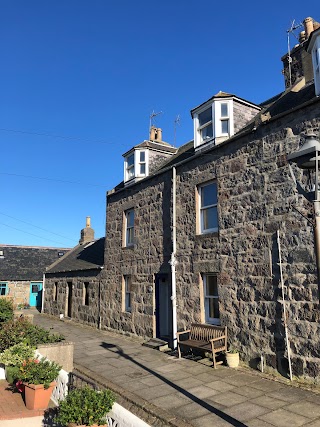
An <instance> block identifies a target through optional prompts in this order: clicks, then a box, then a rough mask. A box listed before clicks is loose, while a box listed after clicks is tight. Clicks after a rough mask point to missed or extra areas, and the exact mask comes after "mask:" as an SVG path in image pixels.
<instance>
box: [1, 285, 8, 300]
mask: <svg viewBox="0 0 320 427" xmlns="http://www.w3.org/2000/svg"><path fill="white" fill-rule="evenodd" d="M3 289H4V293H2V290H3ZM8 291H9V289H8V282H0V296H2V297H4V296H6V295H8Z"/></svg>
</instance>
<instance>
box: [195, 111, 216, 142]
mask: <svg viewBox="0 0 320 427" xmlns="http://www.w3.org/2000/svg"><path fill="white" fill-rule="evenodd" d="M198 135H199V139H200V142H201V143H202V142H206V141H208V140H209V139H212V138H213V127H212V106H210V107H209V108H207V109H206V110H204V111H202V112H201V113H199V115H198Z"/></svg>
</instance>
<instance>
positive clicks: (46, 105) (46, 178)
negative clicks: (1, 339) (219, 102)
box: [0, 0, 320, 247]
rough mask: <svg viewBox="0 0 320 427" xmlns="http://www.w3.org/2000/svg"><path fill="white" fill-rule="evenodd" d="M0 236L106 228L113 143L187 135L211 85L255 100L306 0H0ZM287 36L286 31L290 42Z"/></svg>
mask: <svg viewBox="0 0 320 427" xmlns="http://www.w3.org/2000/svg"><path fill="white" fill-rule="evenodd" d="M0 5H1V14H0V43H1V67H0V85H1V87H0V89H1V91H0V93H1V97H0V138H1V157H0V159H1V167H0V180H1V183H0V243H4V244H16V245H32V246H33V245H34V246H58V247H72V246H74V245H75V244H77V242H78V240H79V237H80V230H81V228H83V227H84V226H85V217H86V216H91V221H92V227H93V228H94V229H95V231H96V237H101V236H103V235H104V233H105V217H106V215H105V210H106V191H107V190H110V189H111V188H113V187H114V186H115V185H116V184H117V183H118V182H120V181H121V180H122V178H123V158H122V154H123V153H124V152H126V151H127V150H128V149H130V148H131V147H132V146H133V145H135V144H137V143H140V142H141V141H143V140H144V139H147V138H148V128H149V115H150V114H151V113H152V111H155V112H160V111H162V114H161V115H159V116H157V119H156V123H155V124H156V125H157V126H159V127H161V128H162V129H163V139H164V140H165V141H167V142H170V143H172V144H173V143H174V120H175V118H176V117H177V116H178V115H180V118H181V120H180V126H178V127H177V137H176V145H177V146H179V145H182V144H183V143H185V142H187V141H189V140H190V139H192V137H193V135H192V134H193V127H192V120H191V117H190V110H191V109H192V108H194V107H195V106H197V105H198V104H200V103H202V102H204V101H206V100H207V99H208V98H210V97H211V96H212V95H214V94H215V93H217V92H218V91H219V90H223V91H225V92H230V93H234V94H236V95H238V96H240V97H242V98H245V99H247V100H249V101H252V102H255V103H259V102H262V101H264V100H266V99H268V98H270V97H271V96H273V95H275V94H276V93H278V92H281V91H282V90H283V88H284V83H283V76H282V74H281V70H282V63H281V60H280V58H281V56H282V55H283V54H285V53H286V50H287V35H286V30H287V29H288V28H289V27H290V25H291V22H292V21H293V20H295V21H296V22H297V23H299V22H302V21H303V19H304V18H306V17H307V16H311V17H313V18H314V19H316V20H318V21H319V20H320V11H319V6H318V2H316V1H309V2H307V3H306V7H305V8H304V7H303V5H302V4H301V2H298V1H295V0H293V1H291V2H279V1H274V0H271V1H269V2H267V3H265V4H263V3H259V2H257V1H244V2H239V1H229V2H228V3H224V2H215V1H213V0H203V1H202V2H191V1H189V0H184V1H182V0H171V1H169V0H162V1H159V2H151V1H145V0H137V1H132V0H122V1H121V0H120V1H118V2H112V1H108V0H86V1H85V0H64V1H62V0H46V1H43V0H28V1H25V0H2V1H0ZM295 43H296V41H295V39H294V38H291V46H293V45H294V44H295Z"/></svg>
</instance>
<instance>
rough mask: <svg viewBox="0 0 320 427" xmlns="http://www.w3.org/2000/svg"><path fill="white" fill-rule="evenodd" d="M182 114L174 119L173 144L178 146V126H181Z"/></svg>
mask: <svg viewBox="0 0 320 427" xmlns="http://www.w3.org/2000/svg"><path fill="white" fill-rule="evenodd" d="M180 121H181V118H180V114H178V115H177V117H176V118H175V119H174V136H173V145H174V147H175V146H176V139H177V126H180Z"/></svg>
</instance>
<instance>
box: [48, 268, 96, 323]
mask: <svg viewBox="0 0 320 427" xmlns="http://www.w3.org/2000/svg"><path fill="white" fill-rule="evenodd" d="M69 284H70V285H71V286H72V303H71V312H70V313H68V307H69V306H68V304H69ZM85 284H87V292H88V301H87V302H88V304H87V305H86V304H85V301H84V288H85ZM101 303H102V297H101V276H100V271H99V272H98V271H96V272H95V271H89V270H88V271H84V272H75V273H73V274H72V273H68V274H67V275H65V274H63V273H59V274H58V273H57V274H47V275H46V280H45V292H44V312H45V313H47V314H51V315H52V316H60V314H63V316H64V317H71V318H72V319H73V320H75V321H78V322H80V323H83V324H88V325H91V326H94V327H98V326H99V319H100V307H101ZM69 309H70V308H69ZM69 314H71V316H69Z"/></svg>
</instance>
